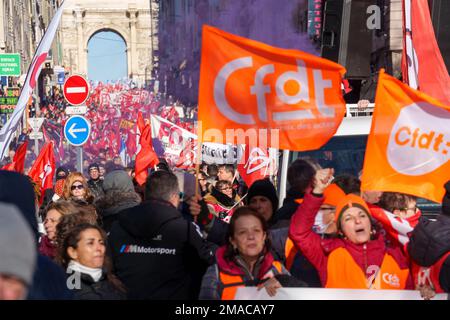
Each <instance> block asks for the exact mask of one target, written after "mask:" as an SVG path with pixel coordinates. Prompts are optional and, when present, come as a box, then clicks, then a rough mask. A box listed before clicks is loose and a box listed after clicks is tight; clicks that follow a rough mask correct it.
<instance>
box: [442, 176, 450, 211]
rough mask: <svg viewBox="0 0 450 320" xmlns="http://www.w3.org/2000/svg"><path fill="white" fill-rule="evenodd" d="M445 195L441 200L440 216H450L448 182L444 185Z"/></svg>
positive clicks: (449, 184) (449, 185)
mask: <svg viewBox="0 0 450 320" xmlns="http://www.w3.org/2000/svg"><path fill="white" fill-rule="evenodd" d="M444 188H445V194H444V197H443V198H442V214H445V215H447V216H450V180H449V181H447V183H446V184H445V185H444Z"/></svg>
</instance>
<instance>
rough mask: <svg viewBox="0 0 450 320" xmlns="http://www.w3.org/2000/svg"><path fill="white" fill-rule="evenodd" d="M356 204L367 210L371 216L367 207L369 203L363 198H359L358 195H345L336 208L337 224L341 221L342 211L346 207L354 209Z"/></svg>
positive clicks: (335, 217)
mask: <svg viewBox="0 0 450 320" xmlns="http://www.w3.org/2000/svg"><path fill="white" fill-rule="evenodd" d="M355 204H357V205H360V206H362V207H363V208H364V209H366V211H367V214H369V215H370V210H369V207H368V206H367V203H366V202H365V201H364V200H363V199H362V198H361V197H358V196H357V195H355V194H352V193H350V194H347V195H345V196H344V197H343V198H341V200H340V201H339V202H338V204H337V206H336V213H335V216H334V220H335V221H336V222H337V221H338V220H339V217H340V216H341V214H342V213H343V212H342V210H343V209H344V207H346V206H349V207H353V206H354V205H355Z"/></svg>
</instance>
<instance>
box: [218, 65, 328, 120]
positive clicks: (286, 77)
mask: <svg viewBox="0 0 450 320" xmlns="http://www.w3.org/2000/svg"><path fill="white" fill-rule="evenodd" d="M296 62H297V70H296V71H286V72H284V73H283V74H281V75H280V76H279V77H278V78H277V80H276V83H275V91H276V95H277V97H278V98H279V99H280V101H282V102H283V103H285V104H288V105H296V104H298V103H300V102H302V101H303V102H306V103H309V102H310V92H309V85H308V72H307V68H306V65H305V62H304V61H302V60H299V59H297V60H296ZM252 66H253V59H252V57H243V58H238V59H235V60H232V61H230V62H228V63H227V64H226V65H224V66H223V68H222V69H221V70H220V71H219V74H218V75H217V77H216V79H215V81H214V100H215V102H216V105H217V107H218V108H219V111H220V112H221V113H222V114H223V115H224V116H225V117H227V118H228V119H230V120H232V121H234V122H236V123H239V124H247V125H251V124H255V118H254V117H253V116H252V115H251V114H244V113H239V112H237V111H236V110H234V109H233V108H232V107H231V106H230V104H229V103H228V101H227V98H226V95H225V87H226V84H227V80H228V78H229V77H230V76H231V75H232V74H233V73H234V72H235V71H238V70H240V69H244V68H251V67H252ZM312 71H313V81H314V88H315V94H316V99H315V100H316V101H315V102H316V105H317V109H318V111H319V112H320V114H321V115H322V116H324V117H334V115H335V110H334V108H333V107H330V106H327V105H326V104H325V94H324V92H325V89H327V88H332V82H331V80H329V79H323V75H322V71H321V70H312ZM274 72H275V67H274V65H273V64H266V65H263V66H261V67H260V68H258V70H257V71H256V73H255V83H254V85H253V86H251V87H250V93H251V94H252V95H255V96H256V104H257V108H258V118H259V120H261V121H263V122H267V121H268V119H267V104H266V94H270V93H271V92H272V90H271V87H270V85H268V84H264V79H265V78H266V76H267V75H269V74H272V73H274ZM288 81H295V82H297V84H298V85H299V91H298V93H296V94H295V95H289V94H287V93H286V91H285V85H286V83H287V82H288ZM313 118H314V115H313V113H312V112H311V110H294V111H285V112H273V120H275V121H285V120H290V121H292V120H303V119H313Z"/></svg>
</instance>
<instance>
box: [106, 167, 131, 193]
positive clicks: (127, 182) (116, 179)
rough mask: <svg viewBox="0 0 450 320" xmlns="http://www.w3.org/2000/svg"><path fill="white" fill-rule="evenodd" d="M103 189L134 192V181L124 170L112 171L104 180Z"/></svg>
mask: <svg viewBox="0 0 450 320" xmlns="http://www.w3.org/2000/svg"><path fill="white" fill-rule="evenodd" d="M102 187H103V191H105V193H107V192H108V191H110V190H115V191H120V192H134V185H133V181H132V180H131V178H130V176H129V175H128V173H126V172H125V171H124V170H115V171H111V172H110V173H108V174H107V175H106V176H105V179H104V180H103V186H102Z"/></svg>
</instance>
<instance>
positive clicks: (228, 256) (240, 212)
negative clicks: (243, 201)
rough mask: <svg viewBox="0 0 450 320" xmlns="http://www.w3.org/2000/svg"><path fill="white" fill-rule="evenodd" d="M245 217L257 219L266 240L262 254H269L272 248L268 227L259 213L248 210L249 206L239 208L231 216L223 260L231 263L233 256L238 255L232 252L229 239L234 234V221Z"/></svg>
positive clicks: (234, 251)
mask: <svg viewBox="0 0 450 320" xmlns="http://www.w3.org/2000/svg"><path fill="white" fill-rule="evenodd" d="M245 216H253V217H255V218H257V219H258V220H259V222H261V226H262V229H263V231H264V232H265V233H266V240H265V243H264V249H263V253H264V254H265V253H267V252H269V251H270V249H271V247H272V245H271V242H270V239H269V232H268V231H269V227H268V225H267V221H266V219H264V217H263V216H262V215H261V214H260V213H258V212H257V211H256V210H254V209H252V208H250V207H249V206H243V207H239V208H237V209H236V211H235V212H234V213H233V216H232V217H231V220H230V225H229V227H228V232H227V248H226V249H225V253H224V257H225V260H228V261H233V260H234V258H235V256H236V255H238V254H239V253H238V252H237V251H236V250H234V248H233V245H232V244H231V242H230V238H234V233H235V232H236V221H237V220H238V219H239V218H240V217H245Z"/></svg>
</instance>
